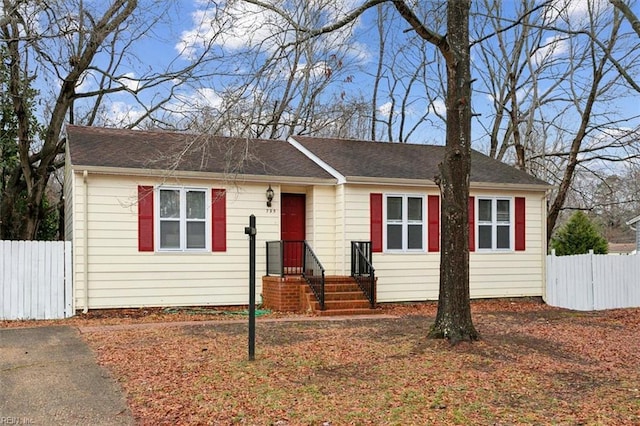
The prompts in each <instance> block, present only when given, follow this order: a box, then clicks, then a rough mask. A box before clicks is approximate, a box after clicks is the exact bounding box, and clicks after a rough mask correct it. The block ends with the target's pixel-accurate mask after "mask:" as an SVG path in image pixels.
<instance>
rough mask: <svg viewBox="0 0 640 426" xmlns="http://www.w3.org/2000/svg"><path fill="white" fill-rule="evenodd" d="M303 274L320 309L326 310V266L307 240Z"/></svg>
mask: <svg viewBox="0 0 640 426" xmlns="http://www.w3.org/2000/svg"><path fill="white" fill-rule="evenodd" d="M302 276H303V277H304V279H305V281H306V282H307V284H309V287H311V291H312V292H313V295H314V296H315V297H316V300H317V301H318V303H319V304H320V310H321V311H324V268H323V267H322V264H321V263H320V261H319V260H318V257H317V256H316V254H315V253H314V252H313V250H312V249H311V247H310V246H309V244H307V242H306V241H305V242H304V266H303V268H302Z"/></svg>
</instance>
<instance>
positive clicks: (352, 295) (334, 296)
mask: <svg viewBox="0 0 640 426" xmlns="http://www.w3.org/2000/svg"><path fill="white" fill-rule="evenodd" d="M307 295H308V296H311V297H314V296H313V293H307ZM324 300H325V301H329V300H367V298H366V297H365V295H364V293H363V292H362V291H360V290H357V291H325V292H324Z"/></svg>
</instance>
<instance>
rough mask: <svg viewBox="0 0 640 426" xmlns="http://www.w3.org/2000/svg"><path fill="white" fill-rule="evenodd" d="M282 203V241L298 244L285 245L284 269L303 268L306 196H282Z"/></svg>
mask: <svg viewBox="0 0 640 426" xmlns="http://www.w3.org/2000/svg"><path fill="white" fill-rule="evenodd" d="M281 202H282V208H281V209H280V239H281V240H282V241H296V243H289V244H287V243H285V246H284V259H283V260H284V267H285V268H294V267H295V268H302V254H303V250H302V244H301V243H300V242H302V241H304V239H305V196H304V194H282V200H281ZM301 270H302V269H301Z"/></svg>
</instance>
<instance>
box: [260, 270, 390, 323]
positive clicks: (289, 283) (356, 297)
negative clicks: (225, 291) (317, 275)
mask: <svg viewBox="0 0 640 426" xmlns="http://www.w3.org/2000/svg"><path fill="white" fill-rule="evenodd" d="M262 304H263V306H264V307H265V308H267V309H271V310H274V311H282V312H309V311H311V312H313V313H314V314H316V315H319V316H335V315H371V314H375V313H381V312H382V311H381V310H379V309H371V308H370V306H369V301H368V300H367V298H366V297H365V295H364V293H363V292H362V291H361V290H360V287H358V284H357V283H356V282H355V280H354V279H353V278H352V277H349V276H333V275H332V276H326V277H325V302H324V305H325V310H324V311H322V310H320V303H319V302H318V301H317V300H316V298H315V296H314V295H313V292H312V291H311V288H309V286H308V285H307V283H306V282H305V280H304V279H303V278H302V277H301V276H285V277H271V276H265V277H262Z"/></svg>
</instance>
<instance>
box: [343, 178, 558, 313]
mask: <svg viewBox="0 0 640 426" xmlns="http://www.w3.org/2000/svg"><path fill="white" fill-rule="evenodd" d="M345 193H346V198H347V200H348V201H347V203H346V204H347V206H348V207H347V208H346V209H345V212H346V217H345V228H346V230H347V232H346V240H345V244H344V245H343V253H342V255H343V256H342V257H343V258H344V259H345V264H344V266H343V268H344V269H345V270H346V271H347V272H346V273H347V274H348V273H349V268H350V264H349V262H350V253H349V244H350V241H352V240H369V239H370V227H369V224H370V206H369V194H370V193H382V194H385V193H394V194H397V193H406V194H420V195H425V196H427V195H437V194H438V191H437V189H436V188H415V187H414V188H411V187H406V188H404V187H403V188H399V187H380V186H365V185H346V186H345ZM471 196H476V197H478V196H480V197H482V196H484V197H525V198H526V202H525V208H526V250H525V251H522V252H517V251H513V250H510V251H505V252H498V253H496V252H477V251H476V252H472V253H470V291H471V297H473V298H485V297H487V298H489V297H516V296H541V295H542V292H543V284H544V274H545V270H544V259H545V254H546V249H545V242H544V241H545V240H544V239H545V233H546V230H545V229H544V217H543V215H544V206H545V204H544V192H542V191H540V192H506V191H472V192H471ZM425 209H426V206H425ZM476 213H477V212H476ZM425 214H426V212H425ZM476 224H477V221H476ZM476 236H477V230H476ZM338 257H340V256H338ZM373 266H374V268H375V270H376V277H377V278H378V288H377V296H378V301H379V302H394V301H420V300H436V299H437V298H438V288H439V273H440V253H439V252H425V253H385V252H383V253H374V254H373ZM338 269H339V265H338Z"/></svg>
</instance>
